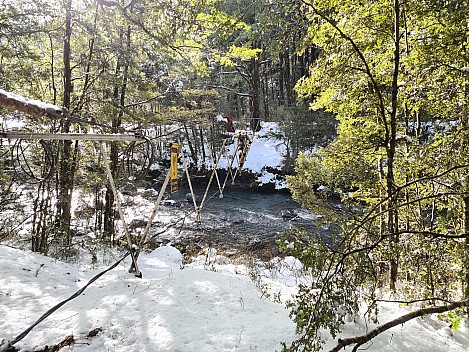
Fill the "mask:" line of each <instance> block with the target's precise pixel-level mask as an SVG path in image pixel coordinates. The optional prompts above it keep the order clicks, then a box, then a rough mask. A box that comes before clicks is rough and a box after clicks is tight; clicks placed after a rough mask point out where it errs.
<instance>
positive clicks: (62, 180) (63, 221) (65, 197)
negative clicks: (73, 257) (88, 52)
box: [56, 0, 73, 244]
mask: <svg viewBox="0 0 469 352" xmlns="http://www.w3.org/2000/svg"><path fill="white" fill-rule="evenodd" d="M65 11H66V17H65V35H64V54H63V63H64V93H63V101H62V105H63V106H64V108H66V109H70V101H71V93H72V70H71V64H70V53H71V46H70V38H71V36H72V15H71V14H72V0H68V1H67V4H66V8H65ZM70 127H71V122H70V121H65V122H63V124H62V128H61V132H62V133H68V132H70ZM60 156H61V162H60V171H59V185H58V191H59V192H58V197H57V198H58V199H57V221H56V222H57V225H58V230H59V232H60V233H61V234H62V240H63V242H64V244H69V243H70V240H71V238H70V221H71V205H72V192H73V160H72V141H63V143H62V144H61V153H60Z"/></svg>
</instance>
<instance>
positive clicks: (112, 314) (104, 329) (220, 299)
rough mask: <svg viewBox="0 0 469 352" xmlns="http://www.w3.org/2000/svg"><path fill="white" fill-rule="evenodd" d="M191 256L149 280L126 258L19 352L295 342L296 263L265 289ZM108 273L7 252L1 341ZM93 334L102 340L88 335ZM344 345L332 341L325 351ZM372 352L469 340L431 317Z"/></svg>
mask: <svg viewBox="0 0 469 352" xmlns="http://www.w3.org/2000/svg"><path fill="white" fill-rule="evenodd" d="M181 258H182V256H181V254H180V252H179V251H178V250H177V249H175V248H173V247H170V246H164V247H160V248H158V249H156V250H155V251H153V252H152V253H150V254H142V255H141V257H140V258H139V267H140V270H141V271H142V273H143V278H141V279H139V278H136V277H135V276H134V275H132V274H130V273H128V268H129V260H127V259H126V260H125V261H124V262H123V263H121V264H120V265H119V266H117V267H116V268H115V269H114V270H112V271H110V272H108V273H106V274H105V275H104V276H102V277H101V278H99V279H98V280H97V281H96V282H94V283H93V284H91V285H90V286H89V287H88V288H87V289H86V290H85V291H84V292H83V293H82V294H81V295H80V296H79V297H77V298H75V299H74V300H72V301H70V302H68V303H66V304H65V305H64V306H63V307H61V308H60V309H59V310H57V311H56V312H55V313H53V314H52V315H51V316H49V317H48V318H47V319H46V320H45V321H43V322H42V323H40V324H39V325H38V326H36V328H35V329H33V330H32V331H31V332H30V333H29V335H27V336H26V337H25V338H24V339H23V340H21V341H20V342H18V343H17V344H16V345H15V347H17V348H20V349H22V350H25V351H31V350H34V349H39V348H44V346H45V345H49V346H52V345H55V344H58V343H59V342H60V341H62V340H63V339H64V338H65V337H66V336H68V335H73V336H74V341H75V343H74V344H72V345H71V346H67V347H64V348H63V349H62V350H63V351H80V352H81V351H109V352H110V351H126V352H128V351H139V352H141V351H148V352H155V351H173V352H176V351H179V352H193V351H198V352H199V351H200V352H202V351H207V352H209V351H210V352H212V351H265V352H270V351H272V352H273V351H279V350H280V349H281V345H280V341H285V342H287V343H288V342H289V341H291V340H292V339H294V338H295V326H294V324H293V323H292V321H291V320H290V319H289V317H288V311H287V310H286V309H285V308H284V305H283V302H284V301H285V300H286V299H288V298H289V297H290V296H291V294H292V293H293V292H294V291H295V286H296V284H297V283H298V280H299V278H298V276H297V269H298V265H299V264H298V262H297V261H296V260H294V259H293V258H286V260H285V261H281V262H280V261H278V259H277V264H276V265H275V266H274V267H276V268H277V270H276V271H275V272H273V271H271V270H266V269H265V270H259V271H258V275H260V276H258V278H259V280H258V284H257V285H255V284H254V282H253V281H252V280H251V279H250V278H249V277H248V275H246V274H247V272H248V270H247V268H246V266H245V265H239V264H238V265H234V264H230V263H227V262H226V261H225V262H224V261H223V260H222V259H220V257H219V256H216V255H215V254H214V253H211V257H210V256H202V257H199V258H196V260H195V261H194V262H193V263H192V264H189V265H183V264H182V262H181ZM209 262H210V264H209V265H207V264H208V263H209ZM217 262H218V263H219V264H217ZM105 268H107V267H106V266H98V267H75V266H72V265H69V264H66V263H63V262H60V261H57V260H54V259H51V258H49V257H45V256H42V255H39V254H36V253H31V252H28V251H21V250H18V249H13V248H10V247H6V246H0V270H1V272H2V275H1V277H0V317H1V318H0V340H1V339H5V340H9V341H13V340H14V338H15V337H16V336H18V335H19V334H20V333H21V332H22V331H24V330H25V329H27V328H28V327H29V326H30V325H31V324H33V323H34V322H35V321H36V320H37V319H38V318H39V317H40V316H41V315H42V314H43V313H45V312H46V311H47V310H48V309H49V308H51V307H53V306H54V305H56V304H57V303H59V302H60V301H62V300H64V299H66V298H68V297H69V296H71V295H72V294H73V293H74V292H75V291H77V290H78V289H79V288H81V287H83V286H84V285H85V284H86V283H87V282H88V281H89V280H90V279H91V278H92V277H93V276H95V275H96V274H97V273H99V272H100V271H102V270H103V269H105ZM259 286H260V287H263V290H261V289H260V288H259ZM267 296H270V298H271V299H273V300H275V301H278V303H274V302H272V301H271V300H269V299H268V298H267ZM407 312H408V311H407V310H406V309H405V308H402V307H398V306H396V305H383V306H382V307H381V313H380V315H379V317H378V319H379V322H380V323H385V322H387V321H389V320H391V319H393V318H395V317H397V316H400V315H402V314H405V313H407ZM97 328H99V329H100V330H95V329H97ZM371 328H373V326H371V325H368V327H366V325H365V324H364V322H363V319H362V318H360V317H356V318H355V321H353V322H349V323H346V325H345V326H344V328H343V334H341V336H340V337H346V336H354V335H361V334H363V333H365V332H366V331H367V329H371ZM93 330H94V331H95V332H97V335H96V336H93V337H88V336H87V335H88V334H89V333H90V332H91V331H93ZM336 343H337V342H336V341H335V340H333V339H331V338H329V339H327V341H326V346H325V349H324V350H325V351H327V350H329V349H330V348H332V347H334V346H335V344H336ZM363 347H364V348H367V347H368V349H367V351H376V352H377V351H384V352H386V351H400V352H410V351H413V352H414V351H415V352H416V351H422V352H423V351H425V352H443V351H448V352H463V351H468V350H469V337H468V330H467V327H465V326H464V325H463V326H462V327H460V329H459V330H458V331H449V329H447V328H445V324H443V323H442V322H440V321H437V320H436V319H434V317H427V318H424V319H415V320H413V321H410V322H408V323H406V324H404V325H403V326H398V327H395V328H393V329H391V330H389V331H387V332H385V333H383V334H381V335H379V336H378V337H377V338H375V339H374V340H372V343H371V344H369V345H367V346H363ZM0 350H1V349H0ZM350 350H351V348H349V349H346V350H345V351H350Z"/></svg>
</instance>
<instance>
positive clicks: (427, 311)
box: [329, 299, 469, 352]
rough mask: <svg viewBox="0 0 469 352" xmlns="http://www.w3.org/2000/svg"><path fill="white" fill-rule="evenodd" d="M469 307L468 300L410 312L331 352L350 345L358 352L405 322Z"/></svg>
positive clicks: (340, 340) (344, 341)
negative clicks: (360, 348)
mask: <svg viewBox="0 0 469 352" xmlns="http://www.w3.org/2000/svg"><path fill="white" fill-rule="evenodd" d="M466 306H469V299H466V300H464V301H459V302H453V303H450V304H447V305H444V306H438V307H429V308H422V309H419V310H416V311H414V312H410V313H408V314H406V315H403V316H402V317H399V318H397V319H394V320H391V321H390V322H387V323H386V324H383V325H381V326H378V327H377V328H375V329H373V330H371V331H370V332H369V333H367V334H365V335H361V336H355V337H350V338H347V339H339V343H338V344H337V346H335V347H334V348H333V349H332V350H330V351H329V352H339V351H340V350H341V349H342V348H344V347H345V346H348V345H353V344H356V345H355V347H354V348H353V350H352V352H355V351H357V349H358V347H360V346H361V345H363V344H364V343H366V342H368V341H370V340H372V339H373V338H375V337H376V336H378V335H379V334H381V333H382V332H384V331H386V330H388V329H390V328H392V327H394V326H396V325H401V324H404V323H405V322H407V321H409V320H412V319H414V318H418V317H422V316H424V315H428V314H434V313H443V312H448V311H450V310H453V309H456V308H461V307H466Z"/></svg>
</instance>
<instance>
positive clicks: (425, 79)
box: [284, 0, 469, 350]
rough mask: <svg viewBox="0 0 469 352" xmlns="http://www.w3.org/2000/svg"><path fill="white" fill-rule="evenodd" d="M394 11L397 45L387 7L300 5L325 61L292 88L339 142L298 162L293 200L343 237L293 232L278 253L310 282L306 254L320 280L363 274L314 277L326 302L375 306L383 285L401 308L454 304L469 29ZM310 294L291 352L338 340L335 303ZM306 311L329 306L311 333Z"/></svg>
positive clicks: (461, 253)
mask: <svg viewBox="0 0 469 352" xmlns="http://www.w3.org/2000/svg"><path fill="white" fill-rule="evenodd" d="M396 3H397V4H398V5H399V11H400V16H399V21H400V22H399V23H398V26H399V33H403V35H402V36H401V35H399V38H398V41H395V40H394V25H395V23H394V12H395V8H393V6H392V4H391V3H389V2H384V1H379V0H377V1H371V2H367V3H366V4H362V3H361V2H359V3H357V2H350V1H341V2H332V3H331V2H330V1H314V2H311V3H310V5H309V6H306V7H305V11H306V13H307V14H308V16H309V19H310V21H311V22H310V23H311V24H310V27H309V29H308V35H307V37H306V38H305V41H306V42H307V43H311V42H312V43H314V44H316V45H318V46H319V47H321V49H322V51H321V54H320V56H319V57H318V59H317V61H316V62H315V63H314V64H313V65H312V66H311V70H310V72H309V75H307V76H305V77H304V78H302V79H301V80H300V81H299V82H298V84H297V88H296V89H297V92H298V94H299V96H300V97H301V98H302V99H304V100H305V101H308V102H310V106H311V108H312V109H314V110H321V109H324V110H326V111H329V112H331V113H333V114H335V116H336V118H337V121H338V123H339V126H338V138H337V139H336V140H334V141H333V142H331V143H330V144H329V145H327V146H325V147H324V148H322V149H319V150H318V151H317V152H316V153H313V154H311V155H300V157H299V158H298V160H297V165H296V175H295V176H292V177H290V178H289V179H288V182H289V187H290V189H291V190H292V193H293V196H294V198H295V199H297V200H298V201H299V202H300V203H301V204H303V205H305V206H307V207H309V208H310V209H312V210H313V211H314V212H315V213H318V214H321V215H324V219H325V221H326V222H328V223H334V224H337V226H338V228H339V234H340V235H339V237H337V238H336V239H334V240H332V244H329V245H322V246H321V247H317V246H312V245H311V243H312V242H314V243H317V242H318V238H319V236H310V237H311V238H313V239H308V240H307V241H304V240H302V239H304V237H305V236H304V234H301V233H299V234H297V235H294V234H293V235H291V236H292V237H293V238H294V240H289V241H290V242H289V243H295V244H294V245H290V246H288V244H287V245H286V246H284V249H290V248H291V247H293V248H294V249H295V250H296V252H295V254H296V255H298V257H299V258H301V259H302V262H304V264H305V270H306V271H308V270H311V272H312V274H313V277H314V275H319V277H321V276H320V275H321V273H320V272H318V271H319V266H320V265H317V263H316V261H314V260H313V261H311V260H308V256H307V255H305V254H304V252H308V253H309V252H311V254H310V255H311V256H313V257H315V256H322V257H324V258H327V260H329V261H330V262H331V264H329V265H327V263H326V262H325V261H323V262H322V265H323V269H322V270H327V269H324V268H328V267H337V266H340V265H343V266H344V270H345V271H346V272H349V271H350V272H351V273H353V274H354V275H359V276H360V274H359V273H360V270H363V271H365V272H367V273H368V275H362V276H360V278H361V279H356V281H354V287H350V286H347V285H348V282H344V281H343V280H342V273H340V274H339V273H338V272H336V271H333V272H332V274H331V275H330V276H328V277H322V281H321V283H322V284H323V285H324V286H327V285H328V284H330V286H331V287H332V289H331V290H330V292H329V294H330V295H332V296H334V295H335V293H336V292H339V293H340V292H341V291H342V289H345V288H347V287H349V288H350V289H351V290H355V293H354V294H355V295H358V293H357V292H367V293H364V294H365V295H366V294H368V295H369V296H371V297H372V296H373V295H374V294H375V292H376V291H375V288H376V287H382V286H384V283H385V281H386V279H387V278H386V276H387V275H389V278H390V281H392V280H396V279H397V280H398V286H397V288H398V290H399V291H398V292H397V294H398V295H399V296H400V297H402V299H409V300H410V299H422V298H431V297H438V298H444V299H450V300H457V299H460V298H461V295H460V292H461V291H460V287H461V285H463V287H464V285H467V280H468V278H469V276H468V275H467V269H464V268H465V266H466V265H467V263H468V258H469V253H468V251H467V244H466V240H465V239H464V238H463V234H464V233H467V231H468V229H467V225H464V213H465V211H467V210H466V209H467V201H465V200H464V199H465V198H467V191H468V188H467V180H468V166H469V160H468V155H469V154H468V143H467V141H468V140H469V139H468V138H467V137H468V125H469V124H468V120H467V116H468V115H467V113H468V109H467V101H468V99H467V88H466V86H467V73H466V69H465V67H467V66H468V62H469V60H468V56H467V34H468V32H469V30H468V26H467V20H464V19H463V18H462V17H461V15H460V13H459V10H456V8H458V6H456V5H455V3H453V2H448V3H445V4H442V3H438V4H437V3H436V2H433V1H427V2H424V3H423V4H422V3H421V2H413V1H411V2H408V1H407V2H405V3H404V2H402V3H401V2H396ZM442 14H444V16H443V17H444V18H443V17H442ZM449 43H455V45H454V46H453V45H450V44H449ZM305 46H307V44H305ZM396 48H398V49H399V56H397V55H396V52H395V49H396ZM335 198H337V199H340V206H337V200H336V199H335ZM465 226H466V227H465ZM322 241H323V242H325V243H327V242H328V241H327V240H322ZM297 244H298V246H299V247H302V249H300V248H297V247H296V246H297ZM324 253H327V254H324ZM350 258H353V259H354V260H350V261H349V259H350ZM324 265H325V266H324ZM360 268H361V269H360ZM392 268H394V269H396V268H397V269H398V270H397V272H395V273H394V274H393V271H392V270H391V269H392ZM388 271H389V273H388ZM396 273H397V276H394V277H392V275H395V274H396ZM349 279H350V280H352V279H353V278H349ZM329 281H330V283H329ZM326 282H327V283H326ZM334 285H336V286H334ZM392 286H394V285H391V287H392ZM316 289H317V288H316V287H315V286H314V285H307V286H305V287H304V288H303V289H302V290H301V293H300V294H299V295H298V297H296V299H295V300H294V302H293V303H292V306H293V313H292V314H293V316H294V319H295V321H296V322H297V326H298V327H299V329H300V332H301V333H302V334H301V335H300V336H301V338H300V339H299V340H298V341H297V342H295V343H293V344H292V346H290V348H291V350H303V349H302V348H305V350H319V349H320V339H319V338H318V334H319V331H320V330H321V329H327V330H329V331H330V332H331V333H332V334H334V333H335V332H336V329H337V327H336V326H333V325H330V323H329V320H327V319H330V317H328V316H327V313H326V311H327V309H333V307H334V305H333V303H332V302H328V301H327V300H322V301H318V298H317V296H315V294H314V292H316ZM468 292H469V291H468ZM311 302H314V303H313V305H314V308H310V310H311V311H314V312H315V314H316V312H320V311H321V309H323V308H324V307H320V308H317V306H318V304H324V305H325V307H326V308H325V311H323V313H322V314H323V315H324V316H321V317H318V316H314V318H315V319H313V320H315V321H320V323H319V324H316V323H315V322H313V321H308V320H307V319H306V316H307V313H305V312H306V308H305V307H311V304H312V303H311ZM317 302H319V303H317Z"/></svg>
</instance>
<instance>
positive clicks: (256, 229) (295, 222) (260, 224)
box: [152, 185, 319, 252]
mask: <svg viewBox="0 0 469 352" xmlns="http://www.w3.org/2000/svg"><path fill="white" fill-rule="evenodd" d="M204 192H205V189H204V188H202V187H200V186H194V194H195V195H196V196H197V198H198V205H200V201H201V200H202V198H203V195H204ZM189 194H190V189H189V188H188V187H187V186H183V187H181V186H180V187H179V191H178V192H177V193H173V194H171V195H170V197H169V198H168V199H166V200H165V201H164V202H163V206H162V207H161V211H160V215H161V216H160V218H159V219H160V220H161V219H162V218H164V217H165V216H168V217H169V218H171V219H172V220H171V221H174V219H175V218H176V217H181V216H185V217H186V219H185V221H184V225H183V226H182V227H180V226H179V227H178V228H173V229H171V230H170V231H168V232H167V233H165V234H162V235H160V236H158V241H159V242H163V243H167V242H171V243H173V244H180V245H181V244H182V246H189V247H195V248H194V250H197V249H199V248H200V247H204V246H214V247H216V248H221V249H223V250H225V251H227V252H229V251H237V250H240V249H242V250H248V251H259V250H264V249H266V248H270V249H275V248H276V245H275V242H276V240H277V239H278V238H279V233H281V232H284V231H286V230H287V229H289V228H291V227H292V226H296V227H302V228H306V229H308V230H317V229H318V224H317V223H318V218H319V217H317V216H314V215H313V214H311V213H310V212H308V211H306V210H305V209H302V208H301V206H300V205H299V204H298V203H296V202H295V201H294V200H293V199H292V197H291V195H290V194H289V193H288V192H282V193H279V192H276V193H266V192H256V191H255V190H253V189H246V188H242V187H239V186H230V187H226V188H225V191H224V195H223V197H222V198H221V197H220V192H219V191H218V188H217V187H216V185H213V186H212V187H211V188H210V190H209V191H208V193H207V197H206V200H205V202H204V205H203V208H202V211H201V221H200V223H197V222H196V221H195V211H194V206H193V202H192V199H191V198H190V197H189ZM188 199H189V200H188ZM164 222H167V221H164ZM164 225H165V224H164V223H163V224H162V223H159V224H155V226H154V227H152V229H153V230H152V232H157V231H158V228H161V227H164Z"/></svg>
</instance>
